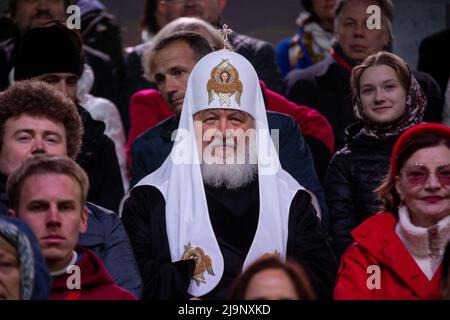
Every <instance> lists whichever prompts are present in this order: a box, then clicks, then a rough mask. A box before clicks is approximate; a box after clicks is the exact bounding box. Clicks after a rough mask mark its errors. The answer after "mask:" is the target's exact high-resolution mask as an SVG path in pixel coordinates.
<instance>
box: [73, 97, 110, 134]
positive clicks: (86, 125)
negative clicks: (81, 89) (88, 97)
mask: <svg viewBox="0 0 450 320" xmlns="http://www.w3.org/2000/svg"><path fill="white" fill-rule="evenodd" d="M77 109H78V114H79V115H80V118H81V121H82V122H83V129H84V135H87V136H90V137H93V136H100V135H103V133H104V132H105V124H104V122H102V121H98V120H95V119H94V118H92V116H91V114H90V113H89V111H88V110H86V109H85V108H84V107H82V106H81V105H80V104H77Z"/></svg>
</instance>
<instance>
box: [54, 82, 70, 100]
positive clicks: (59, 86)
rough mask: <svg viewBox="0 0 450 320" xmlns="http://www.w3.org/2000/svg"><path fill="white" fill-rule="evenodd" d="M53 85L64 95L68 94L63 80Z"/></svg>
mask: <svg viewBox="0 0 450 320" xmlns="http://www.w3.org/2000/svg"><path fill="white" fill-rule="evenodd" d="M55 87H56V88H57V89H58V90H59V92H61V93H62V94H64V95H65V96H68V91H67V85H66V82H65V81H63V80H61V81H59V82H57V83H55Z"/></svg>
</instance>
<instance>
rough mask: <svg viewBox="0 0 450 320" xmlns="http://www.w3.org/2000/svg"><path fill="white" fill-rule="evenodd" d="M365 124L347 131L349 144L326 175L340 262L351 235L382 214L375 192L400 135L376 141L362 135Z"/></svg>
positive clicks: (331, 217) (330, 228)
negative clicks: (376, 215) (379, 213)
mask: <svg viewBox="0 0 450 320" xmlns="http://www.w3.org/2000/svg"><path fill="white" fill-rule="evenodd" d="M361 129H362V124H359V123H356V124H353V125H351V126H349V127H348V128H347V132H346V137H347V144H346V145H345V147H344V148H343V149H341V150H340V151H338V152H337V153H336V154H335V155H334V156H333V158H332V159H331V162H330V165H329V167H328V171H327V175H326V176H325V184H324V189H325V198H326V200H327V206H328V215H329V230H330V234H331V237H332V239H333V248H334V251H335V254H336V257H337V258H338V259H339V258H340V257H341V256H342V254H343V252H344V251H345V249H346V248H347V246H348V245H349V244H350V243H352V242H353V238H352V236H351V234H350V232H351V231H352V230H353V229H354V228H355V227H357V226H358V225H359V224H360V223H361V222H363V221H364V220H366V219H367V218H369V217H370V216H372V215H373V214H375V213H377V212H378V211H380V210H379V209H380V203H378V202H377V200H376V199H377V198H376V194H375V192H374V190H375V189H376V188H377V187H378V186H379V184H380V181H381V180H382V178H384V176H385V175H386V174H387V173H388V171H389V161H390V156H391V153H392V149H393V147H394V144H395V141H396V140H397V138H398V137H399V136H391V137H388V138H386V139H382V140H381V139H376V138H373V137H368V136H366V135H363V134H361V133H360V130H361Z"/></svg>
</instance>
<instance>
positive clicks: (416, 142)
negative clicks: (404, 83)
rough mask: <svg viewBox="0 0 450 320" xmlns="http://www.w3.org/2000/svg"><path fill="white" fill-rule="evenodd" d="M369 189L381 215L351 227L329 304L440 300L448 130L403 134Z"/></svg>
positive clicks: (449, 212) (449, 216)
mask: <svg viewBox="0 0 450 320" xmlns="http://www.w3.org/2000/svg"><path fill="white" fill-rule="evenodd" d="M377 192H378V195H379V197H380V200H381V201H382V202H383V206H384V208H383V211H384V212H383V213H379V214H376V215H375V216H373V217H371V218H369V219H367V220H366V221H365V222H363V223H362V224H361V225H360V226H358V227H357V228H356V229H355V230H353V232H352V236H353V238H354V239H355V242H354V243H353V244H352V245H351V246H350V247H349V248H348V249H347V251H346V252H345V254H344V256H343V258H342V261H341V265H340V268H339V272H338V277H337V284H336V288H335V291H334V297H335V299H440V298H441V290H440V285H439V284H440V278H441V273H442V256H443V252H444V249H445V245H446V244H447V242H448V241H449V239H450V128H448V127H446V126H443V125H440V124H431V123H429V124H419V125H416V126H414V127H412V128H410V129H408V130H407V131H405V133H403V134H402V135H401V136H400V138H399V140H398V141H397V143H396V144H395V147H394V151H393V153H392V157H391V167H390V172H389V175H388V176H387V177H386V179H385V180H384V182H383V183H382V184H381V186H380V187H379V188H378V190H377Z"/></svg>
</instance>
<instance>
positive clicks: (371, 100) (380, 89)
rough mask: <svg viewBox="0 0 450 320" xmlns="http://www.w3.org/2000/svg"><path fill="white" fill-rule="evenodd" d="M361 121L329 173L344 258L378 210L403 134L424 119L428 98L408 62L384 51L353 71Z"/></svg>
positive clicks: (333, 228)
mask: <svg viewBox="0 0 450 320" xmlns="http://www.w3.org/2000/svg"><path fill="white" fill-rule="evenodd" d="M351 85H352V89H353V102H354V114H355V117H356V119H357V120H358V122H357V123H355V124H352V125H350V126H349V127H347V129H346V145H345V147H344V148H343V149H341V150H340V151H338V152H337V153H336V154H335V155H334V156H333V158H332V160H331V162H330V164H329V167H328V171H327V175H326V177H325V184H324V186H325V195H326V200H327V205H328V210H329V219H330V220H329V221H330V233H331V236H332V238H333V246H334V250H335V254H336V256H337V258H338V259H339V258H340V257H341V256H342V254H343V253H344V251H345V249H346V248H347V246H348V245H349V244H350V243H351V242H352V237H351V235H350V232H351V231H352V230H353V229H354V228H355V227H357V226H358V225H359V224H360V223H361V222H363V221H364V220H366V219H367V218H368V217H370V216H372V215H373V214H375V213H376V212H377V211H378V207H379V203H377V201H376V195H375V193H374V190H375V188H376V187H377V186H378V185H379V182H380V181H381V179H382V178H383V177H384V176H385V175H386V174H387V172H388V169H389V158H390V156H391V153H392V149H393V146H394V144H395V142H396V141H397V139H398V137H399V136H400V135H401V134H402V133H403V132H404V131H405V130H407V129H408V128H410V127H411V126H413V125H415V124H418V123H420V122H422V117H423V114H424V110H425V107H426V98H425V96H424V93H423V91H422V89H421V88H420V85H419V84H418V83H417V81H416V79H415V78H414V76H413V75H412V73H411V71H410V69H409V67H408V65H407V64H406V63H405V62H404V61H403V60H402V59H401V58H400V57H398V56H396V55H394V54H392V53H389V52H385V51H382V52H379V53H377V54H374V55H371V56H369V57H367V58H366V60H364V61H363V62H362V63H361V65H359V66H357V67H355V68H354V69H353V71H352V76H351Z"/></svg>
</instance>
